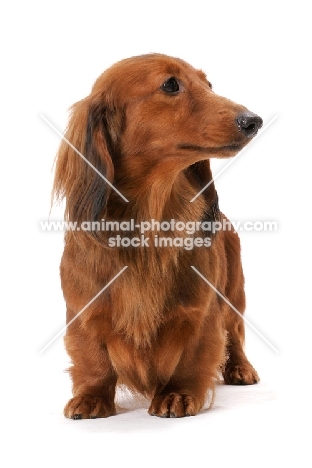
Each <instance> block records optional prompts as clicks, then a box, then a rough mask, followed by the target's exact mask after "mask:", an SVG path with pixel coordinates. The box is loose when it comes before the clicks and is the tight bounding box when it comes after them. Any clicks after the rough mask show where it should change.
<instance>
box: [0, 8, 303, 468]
mask: <svg viewBox="0 0 312 468" xmlns="http://www.w3.org/2000/svg"><path fill="white" fill-rule="evenodd" d="M9 5H10V6H6V7H2V13H1V25H0V34H1V38H0V40H1V64H2V67H1V68H2V71H1V75H0V76H1V91H0V92H1V96H0V98H1V99H0V118H1V127H0V128H1V185H0V186H1V215H2V216H1V223H2V228H1V241H2V242H1V267H2V279H1V285H2V295H1V299H2V300H1V306H2V315H1V340H0V343H1V381H2V383H1V393H2V405H1V415H2V428H3V430H4V438H3V437H2V441H3V445H4V450H2V456H3V457H7V458H6V462H5V465H4V466H8V467H11V466H12V467H13V466H23V465H25V464H27V465H31V466H33V467H39V466H40V467H41V466H44V467H46V466H47V467H50V466H51V467H52V466H61V467H62V466H68V465H69V463H70V466H79V467H80V466H87V465H88V466H89V465H90V466H92V465H95V464H96V466H107V465H108V463H112V464H113V465H114V466H117V467H119V466H125V464H130V465H131V466H132V465H134V464H136V466H138V467H141V466H142V467H143V466H144V467H145V466H159V465H162V466H165V467H167V466H171V465H173V464H174V465H175V466H189V465H195V466H212V464H214V465H218V466H222V467H223V466H234V467H236V466H237V467H240V468H241V467H245V466H252V467H258V466H259V467H260V466H268V467H273V466H283V464H285V463H286V461H288V462H289V463H292V464H293V465H294V464H296V465H295V466H301V467H306V466H311V465H310V464H311V456H310V454H309V449H308V431H309V430H310V428H309V426H308V427H305V425H304V424H305V421H307V422H308V424H309V421H310V419H311V399H310V394H309V393H310V388H311V368H310V366H311V364H310V356H311V333H310V329H311V319H310V315H311V300H310V281H311V249H310V233H311V221H310V203H311V202H310V201H309V200H311V195H310V194H309V192H310V190H309V188H310V184H311V182H310V181H311V176H310V173H311V164H310V159H311V157H312V153H311V107H312V105H311V104H312V102H311V82H312V76H311V68H310V62H311V43H312V40H311V39H312V38H311V32H310V31H311V25H310V21H309V17H310V13H309V10H308V2H305V1H303V0H302V1H300V0H299V1H296V2H290V1H284V2H282V1H271V2H251V1H245V0H239V1H227V2H225V1H220V2H216V1H213V2H212V1H211V2H210V1H198V0H193V1H190V2H186V1H180V2H179V1H176V2H170V1H163V0H159V1H157V2H156V1H153V2H139V1H129V2H127V1H120V0H116V1H115V2H113V1H112V2H108V1H102V2H100V1H98V2H95V1H92V0H89V1H88V2H81V1H76V2H74V1H63V2H60V1H53V2H49V1H46V2H39V1H37V2H36V1H29V2H18V1H17V2H14V1H12V2H10V4H9ZM148 52H161V53H165V54H168V55H173V56H177V57H181V58H183V59H184V60H186V61H188V62H190V63H191V64H192V65H194V66H195V67H198V68H202V69H203V70H204V71H205V72H206V73H207V75H208V78H209V80H210V81H211V82H212V83H213V85H214V90H215V92H217V93H218V94H222V95H224V96H226V97H229V98H230V99H232V100H233V101H237V102H239V103H242V104H244V105H245V106H246V107H248V108H249V109H250V110H252V111H253V112H256V113H258V114H259V115H261V116H262V118H263V119H264V123H267V122H269V121H270V119H271V118H272V117H274V116H275V115H278V118H277V120H276V121H275V122H274V123H273V124H272V125H271V126H270V127H269V128H268V129H267V130H266V131H265V132H264V133H263V134H262V135H261V136H260V137H259V138H258V139H257V140H256V141H255V142H254V143H252V144H251V146H250V148H249V149H248V150H246V151H245V152H244V153H243V154H242V155H241V156H240V157H239V158H238V159H237V160H236V161H235V162H234V163H233V164H232V165H231V167H230V168H229V169H228V170H227V171H225V172H224V173H223V174H222V176H220V177H219V178H218V180H217V184H216V185H217V188H218V192H219V198H220V206H221V209H222V211H224V212H225V213H226V214H227V215H228V216H229V218H230V219H233V220H255V221H256V220H276V221H277V222H278V231H277V232H275V233H258V232H252V233H247V232H243V233H241V241H242V257H243V264H244V270H245V276H246V293H247V304H248V307H247V312H246V317H247V318H248V319H249V320H250V321H251V322H252V323H253V324H254V326H256V327H257V329H258V330H259V331H260V332H261V333H263V335H265V336H266V337H267V339H269V340H270V341H271V342H272V343H273V344H274V346H275V347H276V348H278V350H279V353H278V354H276V353H275V352H274V351H273V350H272V349H271V348H270V347H269V346H268V345H267V344H266V343H265V342H264V341H263V340H261V338H259V336H258V335H257V334H256V333H254V332H253V331H252V330H250V329H249V328H247V333H246V334H247V336H246V350H247V354H248V356H249V358H250V360H251V361H252V363H253V365H254V366H255V367H256V369H257V370H258V372H259V374H260V377H261V382H260V383H259V384H258V385H257V386H253V387H243V388H239V387H219V388H218V390H217V396H216V401H215V406H214V408H213V409H212V410H210V411H203V412H201V414H200V415H198V416H197V417H195V418H185V419H179V420H162V419H159V418H152V417H150V416H148V414H147V413H146V410H147V407H148V402H145V401H140V400H136V399H132V398H131V397H130V396H129V397H128V398H126V399H125V398H123V400H122V402H121V403H122V404H123V407H124V409H120V410H119V412H118V415H117V416H116V417H113V418H109V419H99V420H90V421H70V420H66V419H65V418H64V417H63V415H62V410H63V406H64V404H65V403H66V401H67V399H68V398H69V397H70V395H71V391H70V381H69V378H68V376H67V374H65V373H64V372H63V371H64V369H65V368H66V367H67V365H68V359H67V356H66V354H65V352H64V350H63V342H62V338H59V339H57V340H56V341H55V342H54V343H53V344H52V345H51V346H50V347H49V348H48V349H47V350H46V351H45V352H44V353H42V354H41V355H39V351H40V349H41V348H42V347H43V346H44V345H45V344H46V343H47V342H48V341H49V340H50V339H51V338H52V337H53V336H54V335H55V334H56V333H57V332H59V330H61V328H62V327H63V326H64V324H65V306H64V301H63V297H62V293H61V289H60V281H59V273H58V266H59V262H60V257H61V254H62V248H63V241H62V234H61V233H50V234H48V233H43V232H41V230H40V226H39V222H40V221H41V220H46V219H47V218H48V216H49V210H50V192H51V186H52V165H53V160H54V156H55V153H56V150H57V147H58V144H59V137H58V136H57V135H56V134H55V133H53V131H52V130H51V129H50V128H49V127H48V126H47V125H46V123H45V122H44V121H43V120H42V119H41V118H40V117H39V114H40V113H43V114H44V115H45V116H46V117H47V118H48V119H50V120H51V121H52V122H53V123H54V124H55V125H56V126H57V127H58V128H59V129H60V130H61V131H63V130H64V128H65V126H66V121H67V115H68V114H67V109H68V107H69V106H70V105H71V104H72V103H74V102H76V101H77V100H79V99H81V98H83V97H84V96H86V95H87V94H88V93H89V91H90V88H91V85H92V84H93V82H94V80H95V79H96V78H97V76H98V75H99V74H100V73H101V72H102V71H103V70H104V69H105V68H107V67H108V66H110V65H111V64H113V63H114V62H116V61H117V60H120V59H122V58H125V57H128V56H132V55H139V54H143V53H148ZM168 131H169V129H168ZM222 164H224V161H222V162H220V161H219V162H215V164H214V165H213V168H214V173H216V172H217V170H218V169H219V168H221V167H222ZM61 216H62V212H61V210H59V209H57V208H54V209H53V210H52V214H51V217H52V218H58V219H60V217H61ZM6 451H7V453H6Z"/></svg>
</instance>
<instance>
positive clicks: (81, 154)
mask: <svg viewBox="0 0 312 468" xmlns="http://www.w3.org/2000/svg"><path fill="white" fill-rule="evenodd" d="M116 112H117V111H116V109H112V108H110V107H109V106H108V104H107V102H105V98H104V97H103V96H96V97H92V95H91V96H89V97H87V98H85V99H83V100H82V101H79V102H78V103H76V104H74V106H72V108H71V117H70V120H69V125H68V128H67V132H66V134H65V137H66V140H67V141H66V140H63V141H62V143H61V145H60V149H59V152H58V155H57V160H56V168H55V180H54V187H53V198H54V199H58V200H61V199H63V198H65V199H66V219H67V221H72V222H77V223H78V224H80V223H82V222H83V221H91V222H92V221H97V220H99V219H101V217H103V216H105V211H106V207H107V202H108V198H109V195H110V191H111V187H110V185H109V184H108V183H107V182H106V180H108V181H109V182H110V183H113V178H114V165H113V161H112V152H113V146H114V142H113V140H114V135H115V134H116V128H112V131H111V130H110V125H111V126H112V127H114V125H113V123H112V122H114V119H113V118H112V116H113V114H114V113H116ZM112 135H113V136H112ZM105 179H106V180H105Z"/></svg>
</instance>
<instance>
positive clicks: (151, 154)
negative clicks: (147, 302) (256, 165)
mask: <svg viewBox="0 0 312 468" xmlns="http://www.w3.org/2000/svg"><path fill="white" fill-rule="evenodd" d="M261 125H262V120H261V118H260V117H258V116H257V115H255V114H253V113H251V112H249V111H248V110H247V109H246V108H245V107H244V106H241V105H238V104H235V103H234V102H232V101H230V100H228V99H226V98H224V97H221V96H218V95H217V94H215V93H214V92H213V90H212V87H211V84H210V83H209V81H208V80H207V78H206V76H205V74H204V73H203V72H202V71H199V70H195V69H194V68H193V67H192V66H190V65H189V64H187V63H186V62H184V61H182V60H180V59H176V58H171V57H167V56H165V55H160V54H150V55H144V56H139V57H133V58H129V59H125V60H122V61H121V62H118V63H117V64H115V65H113V66H112V67H111V68H109V69H108V70H106V71H105V72H104V73H103V74H102V75H101V76H100V77H99V78H98V79H97V81H96V82H95V84H94V86H93V88H92V91H91V93H90V95H89V96H88V97H86V98H85V99H83V100H82V101H80V102H78V103H76V104H75V105H74V106H73V107H72V114H71V118H70V121H69V125H68V130H67V133H66V139H67V140H68V141H69V142H70V143H71V145H73V147H74V148H75V149H73V147H71V146H70V145H68V143H66V142H65V141H63V142H62V144H61V147H60V150H59V154H58V159H57V166H56V176H55V185H54V193H55V194H56V195H57V196H59V197H63V196H65V197H66V207H67V208H66V211H67V217H68V219H69V220H73V221H78V222H79V221H80V222H81V221H85V220H91V221H93V220H97V219H99V218H100V217H102V216H103V215H105V207H106V205H107V200H108V197H109V196H110V193H111V190H112V188H111V186H110V185H109V184H108V183H107V182H106V180H107V181H108V182H109V183H113V184H114V186H117V187H118V188H119V189H120V190H121V191H122V190H123V189H124V190H125V191H127V189H128V191H129V193H132V194H133V188H134V187H136V186H139V185H140V184H143V183H146V184H148V183H152V182H153V181H154V180H156V179H157V177H158V178H162V179H163V180H166V179H169V178H174V177H176V175H177V174H178V173H179V172H181V171H182V170H184V169H186V168H187V167H189V166H191V165H193V164H194V163H197V162H198V161H202V160H207V159H209V158H212V157H218V158H220V157H230V156H234V155H235V154H237V152H238V151H239V150H240V149H242V148H243V146H244V145H246V143H247V142H248V141H249V140H250V139H251V138H252V137H253V136H254V135H255V134H256V133H257V131H258V129H259V128H260V127H261ZM86 160H87V161H88V162H89V164H88V163H87V162H86ZM102 176H104V178H105V179H106V180H104V178H103V177H102ZM131 189H132V190H131Z"/></svg>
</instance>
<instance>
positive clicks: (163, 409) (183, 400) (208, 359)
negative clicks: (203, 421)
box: [148, 314, 226, 418]
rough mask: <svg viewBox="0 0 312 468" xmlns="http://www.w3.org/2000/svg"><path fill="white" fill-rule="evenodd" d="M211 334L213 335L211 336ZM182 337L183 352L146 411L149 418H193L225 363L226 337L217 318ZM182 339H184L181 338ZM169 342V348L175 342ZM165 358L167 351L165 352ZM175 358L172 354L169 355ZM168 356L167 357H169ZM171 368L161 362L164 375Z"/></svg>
mask: <svg viewBox="0 0 312 468" xmlns="http://www.w3.org/2000/svg"><path fill="white" fill-rule="evenodd" d="M211 331H213V334H212V333H211ZM185 332H186V330H184V333H183V334H182V335H181V337H180V338H182V340H183V341H184V349H183V352H182V353H181V356H180V359H179V362H178V364H177V366H176V367H175V369H174V371H173V373H172V375H171V376H170V378H169V379H168V380H167V383H166V384H165V385H161V384H160V385H159V387H158V388H157V389H156V392H155V395H154V398H153V400H152V402H151V405H150V408H149V410H148V412H149V414H150V415H152V416H159V417H163V418H180V417H184V416H195V415H196V414H197V413H198V412H199V410H200V409H201V407H202V406H203V404H204V402H205V400H206V397H207V393H208V391H209V390H210V391H212V392H213V391H214V387H215V382H216V379H217V378H218V373H219V370H220V367H221V366H222V363H223V362H224V359H225V343H226V339H225V333H224V331H223V329H222V326H221V325H220V315H219V316H217V315H216V314H214V315H213V316H211V317H208V318H207V319H206V321H205V324H204V325H203V326H202V327H201V330H200V332H199V333H198V334H196V333H195V334H192V333H187V332H186V333H185ZM183 335H184V336H183ZM176 339H177V337H175V339H171V344H170V347H171V348H174V346H175V344H176V345H178V341H175V340H176ZM166 354H167V355H168V349H167V350H166ZM172 355H173V356H174V353H173V352H172ZM169 356H170V355H169ZM168 368H170V362H169V363H168V365H166V363H165V361H164V360H163V369H161V368H159V369H158V375H159V376H161V375H162V373H163V374H164V375H165V374H166V371H167V370H168Z"/></svg>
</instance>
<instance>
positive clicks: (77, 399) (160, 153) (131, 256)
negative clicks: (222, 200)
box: [54, 54, 262, 419]
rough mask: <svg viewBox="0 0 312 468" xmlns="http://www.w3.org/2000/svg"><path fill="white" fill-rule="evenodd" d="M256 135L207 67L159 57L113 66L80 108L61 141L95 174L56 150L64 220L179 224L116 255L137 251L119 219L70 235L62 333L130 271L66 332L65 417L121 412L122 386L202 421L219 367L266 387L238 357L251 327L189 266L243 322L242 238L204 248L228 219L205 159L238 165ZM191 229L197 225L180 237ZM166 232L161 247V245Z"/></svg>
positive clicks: (156, 410) (255, 123)
mask: <svg viewBox="0 0 312 468" xmlns="http://www.w3.org/2000/svg"><path fill="white" fill-rule="evenodd" d="M261 125H262V120H261V119H260V117H258V116H257V115H255V114H252V113H251V112H249V111H248V110H247V109H246V108H245V107H243V106H241V105H238V104H235V103H234V102H232V101H230V100H228V99H225V98H223V97H220V96H218V95H216V94H215V93H214V92H213V91H212V89H211V84H210V83H209V81H207V79H206V77H205V75H204V73H203V72H202V71H198V70H195V69H194V68H193V67H192V66H190V65H188V64H187V63H185V62H184V61H182V60H180V59H176V58H172V57H167V56H165V55H160V54H150V55H144V56H139V57H133V58H129V59H126V60H122V61H121V62H119V63H117V64H115V65H114V66H112V67H111V68H109V69H108V70H106V71H105V72H104V73H103V74H102V75H101V76H100V77H99V78H98V80H97V81H96V82H95V84H94V86H93V88H92V91H91V94H90V95H89V96H88V97H86V98H85V99H83V100H82V101H80V102H78V103H76V104H75V105H74V106H73V108H72V115H71V118H70V122H69V126H68V130H67V133H66V138H67V139H68V140H69V141H70V143H71V144H72V145H73V146H74V147H75V148H76V149H77V150H78V151H79V152H80V153H81V154H82V155H84V157H85V158H86V159H87V160H88V162H89V163H90V164H91V165H92V167H91V166H90V165H89V164H87V163H86V161H85V160H84V159H83V158H81V156H80V155H79V154H78V153H77V152H76V151H75V150H74V149H73V148H72V147H71V146H69V145H68V144H67V143H66V142H63V143H62V144H61V147H60V150H59V154H58V159H57V165H56V176H55V185H54V194H55V195H56V197H58V198H62V197H65V198H66V216H67V219H68V220H70V221H75V222H77V223H78V226H80V223H84V222H89V223H91V222H93V221H99V222H103V221H101V220H105V222H109V221H114V222H118V223H122V222H125V221H126V222H127V223H129V226H130V223H131V222H133V223H135V225H136V226H139V225H140V223H143V222H144V223H146V222H147V221H151V220H154V221H155V222H156V221H157V222H159V223H161V222H165V221H167V226H168V223H170V222H172V220H174V223H178V222H179V223H180V224H173V225H172V224H171V226H173V228H172V229H171V230H167V231H166V232H165V233H164V232H160V231H157V232H156V231H155V230H149V231H145V232H144V239H145V240H144V241H143V243H142V245H136V246H134V245H135V244H134V242H133V243H132V245H131V244H130V245H129V247H122V245H128V244H127V243H125V242H124V243H123V244H121V245H120V244H119V245H120V246H118V244H117V243H116V239H117V235H119V240H120V239H123V238H125V237H127V238H128V241H127V242H128V243H129V242H130V241H131V240H132V241H133V239H134V236H137V234H138V233H137V232H135V231H133V230H131V229H130V228H129V229H128V231H125V230H123V229H121V228H120V224H118V223H117V224H116V226H119V230H118V231H113V230H112V229H111V230H110V232H107V231H105V230H97V231H86V230H84V229H80V230H79V229H77V230H76V231H69V232H67V234H66V238H65V250H64V254H63V258H62V262H61V279H62V288H63V292H64V297H65V300H66V304H67V323H69V322H70V321H72V320H73V319H74V318H75V316H76V315H77V314H78V313H79V312H80V311H81V310H82V309H83V308H85V306H86V305H87V304H88V303H89V302H90V301H91V300H92V299H93V298H94V297H95V296H96V295H97V294H98V293H99V291H101V290H102V289H103V288H104V287H105V285H107V284H108V283H109V282H110V281H111V280H112V279H113V278H114V277H115V276H116V275H117V274H118V273H119V272H120V271H121V270H122V269H123V268H124V267H125V266H127V269H125V270H124V271H123V272H122V274H120V276H118V277H117V278H116V279H115V280H114V281H113V282H112V283H111V284H110V285H109V287H107V288H106V289H105V290H104V291H103V292H102V293H101V294H100V295H99V296H98V297H97V298H96V299H95V300H94V301H93V302H92V303H91V304H90V305H89V306H88V307H87V308H86V309H85V310H84V311H83V312H82V313H81V314H80V315H79V316H78V317H77V318H76V319H75V320H74V321H73V322H72V323H70V324H69V326H68V328H67V333H66V337H65V343H66V349H67V352H68V354H69V355H70V357H71V359H72V364H73V366H72V367H71V368H70V374H71V377H72V381H73V398H72V399H71V400H70V401H69V402H68V403H67V405H66V406H65V409H64V414H65V416H67V417H69V418H73V419H81V418H96V417H107V416H111V415H113V414H115V412H116V409H115V404H114V397H115V387H116V385H117V384H119V383H121V384H125V385H127V386H128V387H129V388H130V389H132V390H134V391H138V392H140V393H142V394H144V395H146V396H148V397H150V398H151V400H152V401H151V405H150V408H149V413H150V414H151V415H156V416H162V417H181V416H189V415H195V414H197V413H198V411H199V410H200V408H201V407H202V405H203V403H204V402H205V399H206V396H207V392H209V391H211V390H212V391H213V389H214V386H215V383H216V379H217V378H218V373H219V372H220V371H221V372H222V373H223V377H224V382H225V383H227V384H237V385H249V384H254V383H256V382H257V381H258V380H259V378H258V375H257V373H256V371H255V370H254V368H253V367H252V366H251V364H250V363H249V362H248V360H247V358H246V356H245V354H244V351H243V342H244V323H243V321H242V319H241V318H240V317H239V316H238V315H237V314H236V313H235V312H234V311H233V310H232V309H231V308H230V307H229V306H228V305H227V304H226V302H225V301H224V300H223V299H222V297H220V296H219V295H218V294H217V293H216V292H215V291H214V290H213V289H212V288H211V287H210V286H209V284H207V283H206V282H205V281H204V280H203V279H202V278H201V277H200V276H199V275H198V274H197V273H196V272H195V271H194V270H193V269H192V268H191V266H194V267H195V268H196V269H197V270H198V271H199V272H200V273H201V274H202V275H203V276H204V277H205V278H206V279H207V280H208V281H209V282H210V283H211V284H212V285H213V286H214V287H215V288H216V289H217V290H218V291H219V292H220V293H221V294H222V295H224V296H226V297H227V298H228V300H229V301H230V302H231V303H232V304H233V306H235V307H236V309H238V310H239V311H240V312H241V313H243V312H244V308H245V295H244V278H243V273H242V267H241V261H240V244H239V238H238V236H237V234H236V233H235V232H234V230H228V231H220V232H217V233H216V234H215V235H213V233H212V232H210V231H209V232H208V234H209V239H210V242H209V243H207V231H205V230H204V228H203V226H204V224H203V223H205V222H206V223H207V222H208V221H209V222H214V221H218V220H219V221H220V220H221V221H222V220H224V219H226V218H225V217H224V216H223V215H222V214H221V213H220V212H219V209H218V202H217V195H216V191H215V188H214V183H213V181H212V175H211V171H210V165H209V159H210V158H213V157H216V158H226V157H231V156H235V154H237V152H238V151H239V150H240V149H241V148H243V146H244V145H246V143H248V141H249V140H250V138H252V137H253V136H254V135H255V134H256V133H257V131H258V129H259V127H260V126H261ZM94 168H95V169H96V170H97V171H96V170H94ZM101 175H103V176H104V177H105V178H106V180H108V181H109V182H110V183H111V184H113V186H114V188H116V189H117V190H118V191H119V192H120V193H121V194H122V195H123V197H124V198H126V199H127V200H128V202H126V201H125V199H124V198H123V197H122V196H121V195H120V194H119V193H118V192H116V191H115V190H114V189H113V188H112V187H111V185H109V184H108V183H106V182H105V180H103V177H101ZM209 182H211V183H210V185H209V186H208V187H207V189H206V190H204V191H203V192H202V194H201V195H199V196H198V197H197V198H196V199H194V200H193V202H190V200H192V199H193V198H194V197H195V196H196V195H197V194H198V192H199V191H200V190H201V189H202V188H203V187H204V186H206V185H207V184H208V183H209ZM131 220H133V221H131ZM190 221H192V222H196V223H197V224H196V226H197V227H198V226H200V229H196V230H194V232H191V233H190V231H188V232H186V231H185V230H181V228H180V227H181V225H182V226H183V223H184V224H185V225H186V224H187V223H189V222H190ZM181 223H182V224H181ZM81 226H82V224H81ZM123 226H127V224H124V225H123ZM178 226H179V229H177V227H178ZM156 234H157V235H156ZM164 235H165V237H166V238H167V240H166V245H161V246H159V244H157V242H156V240H157V241H159V240H160V237H163V236H164ZM157 236H158V237H157ZM139 238H140V236H139ZM177 238H179V242H178V241H177ZM189 238H191V239H192V248H189V247H188V248H186V246H187V245H189V244H187V243H186V240H187V239H189ZM112 239H113V240H112ZM146 239H147V240H146ZM169 241H172V242H169ZM210 244H211V245H210Z"/></svg>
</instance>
